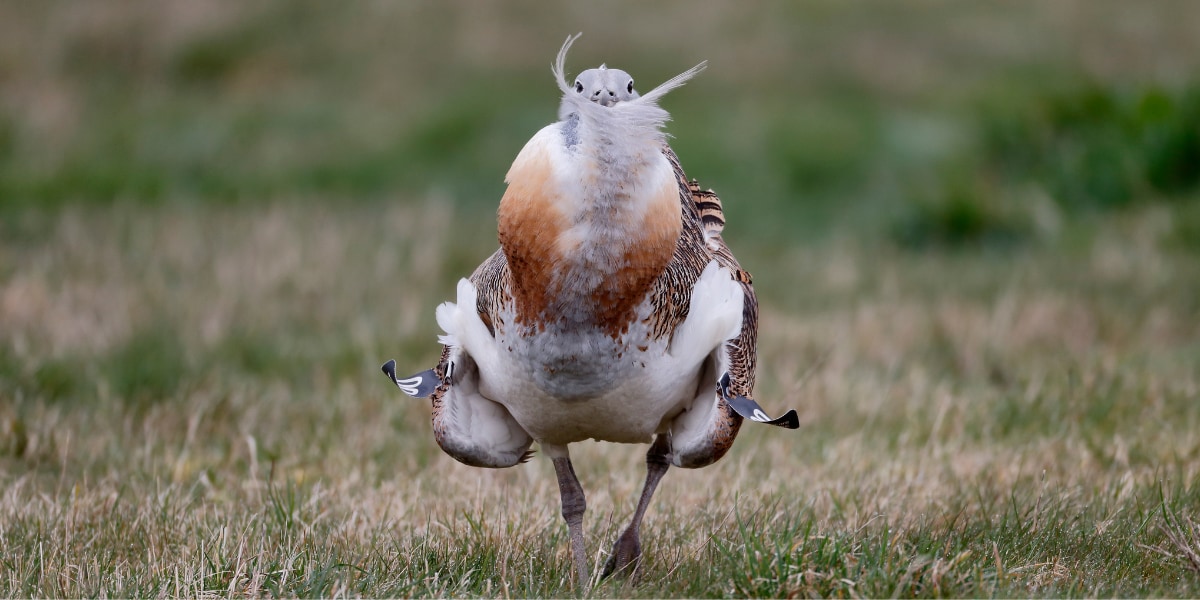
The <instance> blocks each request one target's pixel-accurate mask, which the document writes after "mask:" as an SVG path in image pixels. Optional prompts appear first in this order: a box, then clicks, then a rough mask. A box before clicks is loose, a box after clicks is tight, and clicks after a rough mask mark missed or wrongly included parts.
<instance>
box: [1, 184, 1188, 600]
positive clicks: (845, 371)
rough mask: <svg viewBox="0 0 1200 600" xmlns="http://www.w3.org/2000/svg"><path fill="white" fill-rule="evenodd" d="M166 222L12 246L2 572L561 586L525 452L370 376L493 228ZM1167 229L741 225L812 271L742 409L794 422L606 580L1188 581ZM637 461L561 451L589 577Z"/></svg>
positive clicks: (971, 585) (281, 209) (1036, 584)
mask: <svg viewBox="0 0 1200 600" xmlns="http://www.w3.org/2000/svg"><path fill="white" fill-rule="evenodd" d="M180 211H181V209H179V208H177V207H162V208H150V209H145V208H139V209H133V208H117V209H115V210H107V211H99V210H96V209H89V208H78V209H69V210H65V211H63V212H62V213H60V214H59V215H58V216H57V217H56V218H54V219H51V220H49V221H47V222H46V224H47V225H48V227H47V228H46V229H44V230H39V231H27V232H26V234H27V235H25V236H22V237H24V238H25V239H26V240H31V239H32V240H37V241H32V242H31V241H24V242H21V243H20V248H19V249H20V251H21V256H22V257H23V258H22V261H21V263H20V264H17V265H14V264H8V265H6V266H7V268H10V269H12V272H13V275H12V276H11V277H10V278H9V279H8V280H7V284H6V286H5V292H4V296H3V300H4V302H3V307H4V312H3V318H4V328H3V330H4V331H5V332H6V336H7V340H8V342H7V343H6V347H7V348H8V350H7V351H6V354H5V355H4V356H3V361H2V366H3V373H4V376H3V378H2V379H0V385H3V386H4V387H3V389H2V390H0V392H2V393H3V394H4V395H5V396H6V397H7V398H10V399H12V401H11V402H7V403H6V406H7V408H5V409H3V410H4V414H3V417H2V418H3V419H4V429H3V432H4V433H3V435H4V438H3V442H4V443H3V444H0V448H4V449H5V452H4V455H3V457H2V458H0V468H2V469H3V471H2V473H3V476H4V478H5V486H4V489H5V491H4V493H3V496H2V497H0V511H3V519H2V520H0V522H2V523H3V524H2V525H0V537H2V538H3V540H4V544H3V547H4V548H5V549H6V550H5V551H4V552H3V554H2V555H0V561H3V564H4V565H5V569H4V573H5V574H4V576H3V577H2V578H0V586H2V587H0V590H2V591H3V593H5V594H7V595H17V596H24V595H52V596H76V595H101V594H104V595H120V596H146V595H212V594H220V595H226V594H233V595H265V594H271V595H302V596H309V595H339V594H352V595H370V596H374V595H421V596H424V595H435V596H445V595H512V596H561V595H569V594H570V593H571V589H572V588H571V583H570V573H571V569H570V566H569V562H568V557H567V540H566V536H565V528H564V527H563V525H562V524H561V518H560V517H559V516H558V509H557V496H556V494H557V491H556V487H555V483H554V476H553V472H552V469H551V468H550V465H549V464H548V462H547V461H544V460H540V459H538V460H535V461H534V462H532V463H531V464H529V465H525V466H522V467H520V468H516V469H509V470H503V471H485V470H477V469H471V468H468V467H464V466H461V465H458V464H457V463H454V462H453V461H452V460H450V459H449V458H447V457H445V456H443V455H441V453H440V451H439V450H437V448H436V446H435V445H434V444H433V442H432V439H431V435H430V432H429V428H428V423H427V417H428V413H427V410H428V409H427V407H425V406H423V404H422V403H417V402H411V401H408V400H406V399H404V398H402V397H401V396H399V395H398V394H397V393H396V392H395V390H393V389H391V388H390V387H389V386H388V385H387V383H386V381H384V379H383V377H381V376H380V375H379V374H378V373H377V372H376V370H377V364H376V363H379V362H381V361H382V359H384V358H387V357H392V356H396V357H397V358H399V359H400V360H401V362H402V363H404V364H408V365H410V366H412V367H413V368H416V367H419V366H421V365H425V364H427V363H429V362H430V361H432V360H433V359H434V352H435V350H436V348H435V345H434V343H433V340H434V335H435V333H436V332H435V331H434V329H433V324H432V322H431V320H430V319H427V318H425V317H426V316H427V315H426V313H427V312H428V311H429V309H430V308H431V307H432V306H434V305H435V303H436V302H437V301H439V300H441V299H442V298H445V297H448V294H449V293H450V290H449V286H450V285H451V284H452V281H451V280H450V279H449V278H447V277H445V276H444V275H443V273H444V272H446V271H447V269H446V268H445V267H444V266H442V263H443V262H444V261H452V260H457V259H455V258H454V255H455V253H456V252H464V253H466V254H468V255H470V254H476V253H478V254H476V255H478V256H482V253H483V252H484V251H486V249H487V248H488V247H489V246H490V242H489V241H487V239H486V236H484V235H480V236H479V237H478V238H477V239H478V241H476V242H472V243H469V244H466V246H468V247H469V248H468V249H465V250H464V249H460V250H456V251H454V252H450V251H447V252H439V250H441V249H442V247H441V246H438V245H433V246H432V247H431V244H430V243H429V242H428V241H427V240H429V239H435V240H436V239H448V237H449V236H447V235H446V234H447V232H448V231H449V228H450V227H451V226H452V225H451V224H452V223H454V224H456V225H454V226H456V227H458V226H462V225H461V224H462V223H464V222H465V223H469V224H470V225H469V226H470V227H476V228H478V229H479V230H480V231H486V228H487V224H486V223H485V222H483V221H484V219H476V218H475V217H472V216H470V215H464V214H459V213H456V212H454V211H453V209H449V208H446V207H445V206H442V205H435V204H427V205H422V204H419V203H418V204H415V205H412V206H403V205H398V206H393V207H390V208H387V209H385V210H384V211H383V212H382V213H380V212H379V211H377V210H374V209H367V208H362V209H353V208H351V209H338V210H333V209H327V208H321V207H318V206H311V205H303V204H301V205H289V204H273V205H267V206H262V207H258V208H224V209H220V208H217V209H212V208H206V209H188V210H183V212H182V214H181V212H180ZM439 215H440V216H439ZM1157 218H1158V215H1157V214H1156V213H1155V212H1154V211H1147V212H1145V213H1142V214H1137V215H1130V216H1129V220H1130V221H1131V222H1130V223H1127V224H1126V223H1116V224H1112V225H1111V226H1110V227H1109V228H1108V229H1107V230H1104V231H1099V232H1097V233H1096V234H1095V237H1094V241H1093V242H1092V244H1091V246H1090V247H1088V248H1087V249H1085V250H1083V251H1081V252H1080V255H1078V256H1062V255H1060V254H1059V253H1058V252H1050V251H1043V250H1038V249H1032V250H1030V249H1027V250H1024V251H1021V252H1020V253H1016V254H1014V255H994V254H989V253H974V254H966V255H957V254H947V255H938V254H925V253H904V252H900V253H891V254H890V255H889V256H888V258H886V259H883V260H880V259H879V258H878V256H877V255H876V254H875V253H874V251H872V250H869V249H863V248H860V247H845V246H844V245H838V244H831V245H828V246H815V247H808V248H807V251H806V253H805V257H804V258H803V259H801V260H797V261H795V262H790V261H771V260H770V259H769V252H770V251H771V250H772V247H771V246H769V245H765V244H756V243H754V242H753V241H750V242H749V243H743V244H741V246H742V248H743V249H744V250H745V252H743V254H744V255H745V258H744V260H746V262H747V263H749V264H750V265H754V266H755V267H756V271H757V272H756V277H757V278H758V280H759V281H766V282H770V281H777V280H781V279H785V278H788V277H797V278H803V279H804V280H805V281H808V282H810V285H808V286H806V293H805V294H804V295H790V294H788V293H784V292H781V291H778V290H776V291H771V290H772V288H773V287H774V286H768V285H763V286H762V287H763V288H764V290H765V291H766V292H767V293H766V294H764V295H765V296H766V298H767V300H766V301H765V305H764V328H763V338H762V341H761V356H762V367H761V379H760V385H759V397H760V399H761V400H762V401H763V403H764V404H765V405H768V406H774V407H776V409H781V408H784V407H786V406H796V407H798V408H800V409H801V414H802V418H803V421H804V427H803V428H802V430H801V431H800V432H797V433H790V432H784V431H775V430H772V429H768V428H765V427H753V426H748V427H747V428H746V430H745V431H744V432H743V434H742V439H740V440H739V443H738V444H737V445H736V446H735V448H734V450H733V453H732V454H731V455H730V456H729V457H728V458H726V459H725V460H723V461H722V462H721V463H718V464H717V465H715V466H713V467H711V468H707V469H703V470H700V471H695V472H685V471H672V472H671V473H670V474H669V475H668V478H667V479H666V480H665V483H664V485H663V487H662V489H661V490H660V496H659V497H658V499H657V502H656V503H655V507H654V509H653V511H652V512H651V514H650V515H649V516H648V521H647V534H646V551H647V561H648V562H647V565H646V569H647V570H646V572H647V576H646V578H645V580H644V581H643V583H642V585H641V586H640V587H637V588H632V589H629V588H624V587H620V585H619V584H616V583H603V584H602V585H601V586H600V587H599V588H597V589H596V590H595V592H594V593H595V594H596V595H600V596H605V595H613V594H616V595H636V596H659V595H668V596H743V595H752V596H779V595H789V594H803V595H867V596H880V595H905V596H927V595H938V596H979V595H989V596H991V595H1051V596H1095V595H1122V596H1124V595H1135V596H1140V595H1156V596H1157V595H1167V596H1188V595H1192V594H1194V593H1195V591H1196V589H1197V585H1200V580H1198V578H1197V574H1196V573H1194V572H1193V571H1191V570H1189V568H1188V567H1187V563H1186V562H1185V560H1186V559H1185V558H1184V557H1185V555H1184V554H1183V553H1182V550H1181V549H1180V548H1178V547H1177V542H1175V541H1172V539H1173V538H1172V537H1171V536H1169V535H1167V534H1166V533H1165V531H1167V530H1165V529H1164V528H1166V527H1173V526H1175V525H1172V524H1173V523H1178V522H1185V523H1186V522H1187V521H1186V519H1189V518H1190V519H1195V518H1196V507H1197V506H1198V505H1200V498H1198V497H1197V491H1198V490H1200V487H1197V484H1198V483H1200V479H1198V476H1200V462H1198V461H1197V459H1196V457H1197V456H1200V436H1197V434H1196V432H1197V431H1200V403H1198V402H1197V394H1198V392H1197V390H1198V389H1200V388H1198V387H1197V386H1198V384H1200V382H1198V381H1197V379H1196V373H1197V370H1196V365H1197V360H1198V359H1200V355H1198V354H1197V351H1198V348H1197V346H1196V343H1195V340H1196V339H1197V333H1200V332H1197V331H1196V329H1195V327H1196V322H1197V321H1196V320H1195V319H1194V316H1195V314H1196V310H1197V306H1196V304H1195V298H1197V297H1200V296H1198V295H1197V290H1196V289H1195V282H1196V281H1200V278H1198V277H1197V275H1200V274H1198V273H1197V272H1196V267H1195V262H1194V260H1191V255H1190V254H1187V253H1180V252H1179V251H1177V250H1175V249H1174V248H1175V246H1174V245H1172V244H1168V243H1157V240H1154V239H1147V238H1145V237H1143V236H1145V235H1149V234H1147V233H1145V232H1146V231H1148V230H1151V231H1153V230H1154V228H1153V227H1150V224H1151V223H1153V222H1154V221H1155V220H1156V219H1157ZM85 223H86V224H88V226H87V227H84V226H83V224H85ZM1158 230H1159V231H1161V232H1162V233H1161V234H1160V235H1163V236H1166V235H1167V234H1168V233H1169V230H1167V229H1165V228H1158ZM418 232H420V234H418ZM17 249H18V248H16V247H14V245H13V244H11V243H7V242H6V243H5V245H4V246H3V250H4V253H5V255H6V256H14V255H15V252H16V250H17ZM1126 256H1130V257H1131V258H1125V257H1126ZM1133 257H1136V259H1137V260H1136V261H1135V260H1134V258H1133ZM1147 265H1148V266H1147ZM397 273H403V274H407V276H406V277H404V278H401V277H398V276H396V274H397ZM945 273H958V274H960V275H961V276H959V277H954V278H951V279H950V280H948V281H947V280H946V278H945ZM939 282H940V283H939ZM1187 282H1191V283H1187ZM640 452H641V450H640V449H638V448H636V447H629V446H614V445H599V444H581V445H579V446H578V448H576V449H575V452H574V454H575V457H576V461H575V462H576V465H577V468H578V470H579V473H580V476H581V478H582V480H583V482H584V485H585V488H586V489H587V491H588V494H589V498H588V499H589V507H590V510H589V512H588V515H587V527H588V533H589V542H590V544H591V546H590V550H591V552H593V553H594V554H593V556H594V558H595V560H596V562H597V564H600V562H601V561H602V559H603V557H604V552H606V551H607V546H606V545H607V544H608V543H610V542H611V540H612V539H613V538H614V536H615V535H616V533H617V532H618V531H619V527H620V526H621V525H622V524H623V523H622V522H623V521H624V519H626V518H627V516H628V514H629V512H630V511H631V510H632V505H633V502H634V500H635V498H636V494H637V491H638V487H639V485H640V476H641V473H642V466H641V457H640ZM1182 531H1184V532H1185V534H1186V535H1191V534H1190V533H1187V532H1189V531H1190V530H1186V529H1184V530H1182ZM1183 539H1189V538H1183ZM1190 539H1191V540H1192V542H1193V544H1194V543H1196V542H1200V540H1196V539H1195V537H1194V535H1193V536H1192V538H1190ZM1164 552H1165V553H1168V554H1170V556H1172V557H1173V558H1170V559H1168V558H1166V557H1165V556H1164V555H1163V553H1164Z"/></svg>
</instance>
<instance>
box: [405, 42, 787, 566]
mask: <svg viewBox="0 0 1200 600" xmlns="http://www.w3.org/2000/svg"><path fill="white" fill-rule="evenodd" d="M580 35H581V34H576V35H574V36H568V37H567V39H566V41H565V42H564V43H563V45H562V47H561V49H560V50H559V52H558V56H557V57H556V60H555V62H554V63H553V64H552V67H551V72H552V73H553V75H554V79H555V81H556V82H557V84H558V87H559V89H560V91H561V92H562V100H561V103H560V106H559V110H558V121H556V122H554V123H552V124H550V125H547V126H546V127H544V128H542V129H541V130H540V131H538V132H537V133H536V134H534V136H533V137H532V138H531V139H530V140H529V141H528V142H527V143H526V144H525V146H524V148H522V149H521V151H520V152H519V153H518V154H517V157H516V159H515V160H514V161H513V163H512V166H511V168H510V169H509V171H508V173H507V175H506V177H505V182H506V184H507V188H506V190H505V192H504V194H503V196H502V198H501V200H500V204H499V208H498V210H497V234H498V235H497V237H498V240H499V246H500V247H499V249H497V250H496V251H495V253H493V254H492V255H491V256H490V257H489V258H487V259H486V260H485V261H483V263H482V264H481V265H479V267H478V268H477V269H476V270H475V271H474V273H472V274H471V276H470V277H469V278H464V279H462V280H460V281H459V282H458V285H457V289H456V300H455V301H454V302H446V303H443V304H441V305H440V306H438V307H437V309H436V318H437V323H438V325H439V327H440V328H441V329H442V330H443V332H444V333H443V334H442V335H440V336H439V342H440V343H441V344H442V353H441V358H440V360H439V361H438V363H437V365H436V366H435V367H434V368H432V369H429V370H426V371H423V372H421V373H419V374H417V375H414V376H412V377H406V378H400V377H398V376H397V375H396V363H395V361H394V360H391V361H388V362H387V363H386V364H384V365H383V371H384V373H385V374H386V375H387V376H388V377H389V379H391V380H392V381H393V383H395V384H396V385H397V386H398V387H399V388H400V389H401V390H402V391H403V392H405V393H407V394H408V395H410V396H414V397H418V398H423V397H428V398H430V399H431V400H432V420H433V434H434V438H435V440H436V441H437V443H438V445H439V446H440V447H441V448H442V450H443V451H445V452H446V453H447V454H449V455H450V456H451V457H453V458H454V459H456V460H458V461H459V462H461V463H464V464H467V465H471V466H476V467H490V468H505V467H512V466H515V465H518V464H521V463H524V462H526V461H527V460H529V459H530V457H531V456H532V454H533V452H532V451H531V450H530V448H531V447H532V445H533V443H534V442H537V443H538V445H539V447H540V449H541V450H542V451H543V453H544V454H545V455H547V456H548V457H549V458H550V459H551V461H552V462H553V465H554V471H555V475H556V478H557V480H558V486H559V495H560V501H561V508H562V516H563V519H564V520H565V521H566V524H567V529H568V533H569V538H570V544H571V556H572V560H573V562H574V566H575V572H576V576H577V582H578V585H580V586H583V587H584V588H585V589H586V587H587V586H588V585H590V583H591V579H590V575H589V573H590V569H589V564H588V560H587V553H586V546H585V542H584V538H583V516H584V513H585V511H586V499H585V495H584V490H583V487H582V486H581V484H580V482H579V479H578V478H577V477H576V475H575V470H574V467H573V466H572V464H571V458H570V453H569V451H568V446H569V445H570V444H574V443H577V442H582V441H586V440H597V441H607V442H618V443H633V444H649V445H650V447H649V450H648V451H647V454H646V465H647V467H646V479H645V484H644V486H643V489H642V493H641V496H640V497H639V499H638V503H637V506H636V509H635V511H634V513H633V516H632V518H631V520H630V523H629V525H628V526H627V527H626V528H625V529H624V530H623V531H622V532H621V534H620V535H619V537H618V538H617V540H616V541H615V543H614V545H613V550H612V552H611V553H610V555H609V557H608V559H607V561H606V563H605V566H604V570H603V572H602V577H607V576H609V575H612V574H617V573H620V574H624V575H630V576H636V575H637V574H638V571H639V567H640V564H641V540H640V526H641V521H642V518H643V517H644V515H645V513H646V510H647V509H648V507H649V505H650V500H651V497H652V496H653V494H654V491H655V489H656V488H657V486H658V484H659V481H660V480H661V479H662V478H663V476H664V474H665V473H666V472H667V470H668V469H669V468H670V467H672V466H674V467H682V468H699V467H704V466H707V465H710V464H712V463H714V462H716V461H718V460H720V459H721V458H722V457H723V456H724V455H725V454H726V452H728V451H729V449H730V447H731V445H732V444H733V441H734V438H735V437H736V436H737V435H738V432H739V430H740V427H741V425H742V422H743V419H750V420H752V421H757V422H762V423H768V424H772V425H777V426H780V427H784V428H788V429H796V428H798V427H799V419H798V417H797V416H796V413H795V411H794V410H789V411H788V412H787V413H786V414H785V415H784V416H782V417H779V418H777V419H772V418H770V417H769V416H767V414H766V413H765V412H764V411H763V409H762V407H761V406H759V405H758V403H757V402H755V401H754V400H753V399H752V396H751V393H752V391H753V388H754V379H755V367H756V360H757V355H756V343H757V335H758V303H757V300H756V297H755V294H754V287H753V285H752V281H751V277H750V274H749V273H747V272H746V271H745V270H743V269H742V267H741V265H740V264H739V263H738V261H737V259H736V258H734V255H733V253H732V252H731V251H730V249H729V247H728V246H727V245H726V243H725V241H724V240H723V239H722V237H721V233H722V231H723V229H724V225H725V218H724V213H723V209H722V204H721V201H720V199H719V198H718V197H717V195H716V194H715V193H713V192H712V191H711V190H707V189H702V188H701V186H700V185H699V183H698V182H696V181H695V180H689V179H687V177H686V176H685V174H684V171H683V168H682V166H681V165H680V161H679V159H678V157H677V156H676V155H675V153H674V151H672V149H671V147H670V145H669V144H668V142H667V135H666V133H665V132H664V126H665V124H666V122H667V121H668V120H669V118H670V115H669V113H668V112H667V111H666V110H665V109H663V108H661V107H660V106H659V104H658V103H659V100H660V99H662V98H663V96H664V95H666V94H667V92H670V91H672V90H674V89H676V88H679V87H680V86H682V85H684V84H685V83H686V82H687V81H688V80H690V79H691V78H693V77H694V76H695V75H697V74H698V73H700V72H701V71H702V70H704V69H705V68H706V66H707V61H706V62H702V63H700V64H698V65H696V66H695V67H693V68H691V69H689V70H687V71H685V72H683V73H681V74H679V75H677V76H675V77H673V78H671V79H669V80H668V81H666V82H665V83H662V84H661V85H659V86H657V87H655V88H654V89H653V90H651V91H649V92H647V93H646V94H639V93H638V92H637V91H636V89H635V87H634V80H633V77H632V76H630V74H629V73H627V72H625V71H623V70H621V69H616V68H609V67H607V65H604V64H602V65H600V66H599V67H598V68H593V69H587V70H584V71H582V72H580V73H579V75H578V76H577V77H576V78H575V80H574V82H573V84H568V83H567V79H566V77H565V75H564V66H565V61H566V56H567V52H568V50H569V49H570V48H571V45H572V44H573V43H574V42H575V40H577V39H578V38H579V37H580Z"/></svg>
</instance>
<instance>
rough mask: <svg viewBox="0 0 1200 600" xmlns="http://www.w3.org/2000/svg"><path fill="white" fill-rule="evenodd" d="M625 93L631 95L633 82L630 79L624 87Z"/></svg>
mask: <svg viewBox="0 0 1200 600" xmlns="http://www.w3.org/2000/svg"><path fill="white" fill-rule="evenodd" d="M625 91H627V92H629V93H630V94H632V93H633V80H632V79H630V80H629V85H627V86H625Z"/></svg>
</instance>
